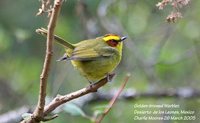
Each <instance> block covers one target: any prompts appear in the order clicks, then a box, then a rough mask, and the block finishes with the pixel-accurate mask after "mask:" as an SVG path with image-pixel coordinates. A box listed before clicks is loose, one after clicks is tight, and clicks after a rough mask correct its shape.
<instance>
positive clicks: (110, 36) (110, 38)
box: [103, 35, 120, 41]
mask: <svg viewBox="0 0 200 123" xmlns="http://www.w3.org/2000/svg"><path fill="white" fill-rule="evenodd" d="M103 40H104V41H109V40H116V41H119V40H120V37H119V36H115V35H109V36H106V37H103Z"/></svg>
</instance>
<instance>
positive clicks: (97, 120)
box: [95, 74, 130, 123]
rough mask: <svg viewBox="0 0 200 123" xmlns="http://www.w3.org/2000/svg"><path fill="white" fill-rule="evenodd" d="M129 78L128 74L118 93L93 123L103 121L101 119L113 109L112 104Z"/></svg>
mask: <svg viewBox="0 0 200 123" xmlns="http://www.w3.org/2000/svg"><path fill="white" fill-rule="evenodd" d="M129 77H130V74H128V75H127V76H126V78H125V80H124V82H123V83H122V85H121V87H120V89H119V91H118V92H117V94H116V95H115V96H114V97H113V98H112V100H111V101H110V103H109V106H108V108H106V109H105V110H104V112H103V114H102V115H101V116H100V117H97V119H96V121H95V123H101V121H102V120H103V118H104V117H105V116H106V115H107V114H108V112H109V111H110V110H111V108H112V107H113V105H114V103H115V102H116V100H117V98H118V97H119V95H120V94H121V92H122V90H123V89H124V87H125V85H126V83H127V82H128V80H129Z"/></svg>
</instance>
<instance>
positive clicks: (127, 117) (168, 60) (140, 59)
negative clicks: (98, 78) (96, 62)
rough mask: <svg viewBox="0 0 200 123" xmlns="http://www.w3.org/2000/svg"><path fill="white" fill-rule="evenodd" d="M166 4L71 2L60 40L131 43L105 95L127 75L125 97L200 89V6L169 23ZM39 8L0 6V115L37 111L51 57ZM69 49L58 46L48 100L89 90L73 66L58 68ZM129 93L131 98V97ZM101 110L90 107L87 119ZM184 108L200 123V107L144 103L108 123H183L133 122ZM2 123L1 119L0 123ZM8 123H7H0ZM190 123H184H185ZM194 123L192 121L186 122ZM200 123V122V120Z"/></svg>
mask: <svg viewBox="0 0 200 123" xmlns="http://www.w3.org/2000/svg"><path fill="white" fill-rule="evenodd" d="M158 2H159V0H82V1H81V0H67V2H64V4H63V6H62V10H61V15H60V16H59V18H58V23H57V27H56V34H57V35H59V36H61V37H63V38H64V39H66V40H68V41H70V42H72V43H76V42H79V41H80V40H84V39H88V38H94V37H97V36H101V35H104V34H106V33H117V34H120V35H127V36H128V40H127V41H126V42H125V46H124V49H123V50H124V51H123V60H122V62H121V63H120V65H119V67H118V68H117V69H116V71H115V73H116V74H117V76H116V77H115V78H114V80H113V82H111V83H108V84H107V85H106V86H104V87H103V88H102V89H101V90H99V92H101V91H109V90H111V89H113V88H118V87H119V86H120V85H121V83H122V82H123V80H124V78H125V76H126V74H127V73H131V75H132V76H131V78H130V80H129V82H128V84H127V86H126V89H136V90H137V91H140V92H146V91H152V90H164V89H170V88H182V87H189V88H195V89H200V84H199V80H200V76H199V75H200V40H199V39H200V38H199V37H200V15H199V13H200V9H199V5H200V1H198V0H197V1H191V2H190V3H189V4H188V5H187V6H186V7H184V8H183V9H181V12H182V14H183V18H182V19H179V20H178V21H177V22H176V23H171V24H169V23H166V20H165V18H166V17H167V16H168V14H169V13H170V12H171V11H172V8H171V7H170V6H167V7H166V8H165V9H164V10H162V11H161V10H158V8H157V7H156V6H155V5H156V4H157V3H158ZM39 7H40V2H39V1H38V0H32V1H30V0H18V1H17V2H16V1H12V0H1V1H0V113H1V114H3V113H6V112H8V111H10V110H14V109H17V108H19V107H22V106H34V105H36V104H37V98H38V90H39V76H40V73H41V70H42V65H43V61H44V56H45V38H44V37H42V36H40V35H38V34H36V33H35V29H37V28H40V27H45V28H46V26H47V23H48V18H47V17H46V15H42V16H35V15H36V13H37V12H38V9H39ZM63 53H64V49H63V48H62V47H61V46H59V45H57V44H55V45H54V54H53V62H52V64H51V71H50V75H49V79H48V92H47V95H48V97H49V98H53V97H55V96H56V95H57V94H67V93H69V92H72V91H75V90H78V89H80V88H82V87H85V86H86V85H88V82H87V80H86V79H85V78H83V77H82V76H80V75H79V73H78V72H77V71H76V70H74V69H73V67H72V66H71V64H70V62H56V60H57V59H58V58H59V57H60V56H62V55H63ZM126 89H125V90H124V91H126ZM107 103H108V102H107V101H104V102H94V103H92V104H88V105H86V106H83V109H84V111H85V112H87V114H88V115H91V114H92V113H93V110H92V109H93V108H94V107H96V106H100V105H104V104H107ZM135 103H137V104H146V103H147V104H163V103H169V104H171V103H175V104H180V106H181V108H182V109H190V110H195V111H196V113H195V115H196V116H197V117H198V116H199V110H200V107H199V105H200V100H199V99H198V98H197V99H180V98H179V99H176V98H173V99H163V98H162V99H151V98H148V99H140V98H137V99H135V100H129V101H125V100H120V101H117V103H116V105H115V106H114V107H113V108H112V110H111V112H110V113H109V114H108V116H106V118H105V119H104V121H103V123H109V122H110V121H113V122H115V123H132V122H135V123H174V122H179V121H165V122H164V121H134V119H133V118H134V113H133V111H134V108H133V105H134V104H135ZM0 120H1V119H0ZM66 121H68V123H75V122H76V123H77V122H78V123H88V122H89V120H88V119H86V118H83V117H81V116H71V115H70V114H69V113H65V112H64V111H63V112H61V113H59V118H56V119H55V120H52V121H51V122H50V123H58V122H60V123H63V122H66ZM0 122H1V121H0ZM180 122H183V121H180ZM184 122H188V121H184ZM191 122H194V123H198V122H200V120H199V118H198V119H196V120H195V121H191Z"/></svg>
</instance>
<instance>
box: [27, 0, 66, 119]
mask: <svg viewBox="0 0 200 123" xmlns="http://www.w3.org/2000/svg"><path fill="white" fill-rule="evenodd" d="M43 2H44V1H43ZM62 2H63V0H55V1H54V7H53V10H52V14H51V17H50V20H49V24H48V33H47V43H46V55H45V60H44V65H43V69H42V74H41V75H40V92H39V99H38V104H37V107H36V109H35V111H34V113H33V116H32V118H30V119H29V120H27V121H26V120H25V121H24V122H25V123H37V122H40V121H42V120H43V119H44V115H43V112H44V106H45V97H46V87H47V78H48V75H49V71H50V65H51V58H52V54H53V40H54V29H55V27H56V22H57V18H58V15H59V13H60V8H61V5H62Z"/></svg>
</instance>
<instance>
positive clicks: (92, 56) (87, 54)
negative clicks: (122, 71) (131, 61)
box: [68, 47, 116, 61]
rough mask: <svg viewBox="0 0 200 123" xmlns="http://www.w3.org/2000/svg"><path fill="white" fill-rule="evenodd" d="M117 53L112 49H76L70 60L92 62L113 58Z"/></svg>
mask: <svg viewBox="0 0 200 123" xmlns="http://www.w3.org/2000/svg"><path fill="white" fill-rule="evenodd" d="M115 52H116V49H114V48H112V47H102V48H76V49H75V50H74V51H73V52H72V55H71V57H70V58H68V60H78V61H92V60H97V59H99V58H103V57H111V56H113V55H114V53H115Z"/></svg>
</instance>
